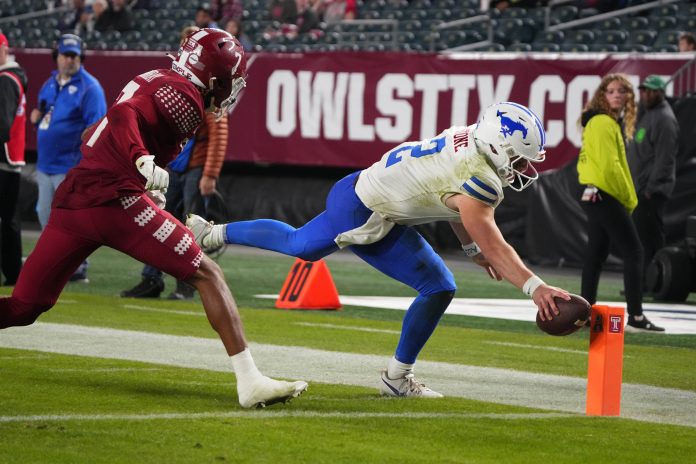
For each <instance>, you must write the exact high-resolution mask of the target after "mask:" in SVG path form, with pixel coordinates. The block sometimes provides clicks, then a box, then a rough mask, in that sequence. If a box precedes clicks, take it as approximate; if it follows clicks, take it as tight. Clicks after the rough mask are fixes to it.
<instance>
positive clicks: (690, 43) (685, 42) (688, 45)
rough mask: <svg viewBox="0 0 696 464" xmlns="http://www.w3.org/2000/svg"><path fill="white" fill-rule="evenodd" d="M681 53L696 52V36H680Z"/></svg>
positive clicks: (685, 33) (685, 34)
mask: <svg viewBox="0 0 696 464" xmlns="http://www.w3.org/2000/svg"><path fill="white" fill-rule="evenodd" d="M679 51H680V52H694V51H696V37H694V35H693V34H692V33H691V32H682V34H681V35H680V36H679Z"/></svg>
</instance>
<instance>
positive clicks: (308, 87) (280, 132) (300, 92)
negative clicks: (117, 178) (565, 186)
mask: <svg viewBox="0 0 696 464" xmlns="http://www.w3.org/2000/svg"><path fill="white" fill-rule="evenodd" d="M16 57H17V61H18V62H19V63H20V64H21V65H22V66H24V67H25V69H27V72H28V74H29V77H30V79H31V85H30V93H29V96H28V98H29V99H28V108H32V107H33V105H35V100H36V94H37V92H38V87H39V86H40V85H41V83H42V82H43V81H44V80H45V79H46V77H47V76H48V74H49V73H50V71H51V70H52V69H53V67H54V65H53V62H52V61H51V59H50V54H49V53H48V52H45V53H43V54H41V53H36V52H34V53H28V52H20V51H17V52H16ZM687 60H688V57H682V56H681V55H678V54H654V55H637V54H614V55H607V54H530V55H525V54H507V53H496V54H493V53H486V54H476V53H462V54H451V55H431V54H407V53H350V52H348V53H337V52H334V53H311V54H263V53H262V54H256V55H253V56H250V57H249V63H248V66H247V71H248V85H247V88H246V89H245V90H244V91H243V92H242V94H241V96H240V99H239V101H238V102H237V104H236V105H235V106H234V109H233V112H232V114H231V116H230V143H229V147H228V153H227V159H228V160H231V161H244V162H255V163H264V164H292V165H311V166H336V167H351V168H362V167H365V166H369V165H370V164H372V163H373V162H374V161H376V160H377V159H379V158H380V157H381V155H382V154H383V153H384V152H386V151H388V150H389V149H391V148H392V147H394V146H395V145H398V144H400V143H402V142H404V141H407V140H420V139H423V138H427V137H432V136H434V135H436V134H438V133H439V132H440V131H442V130H444V129H445V128H447V127H449V126H451V125H465V124H473V123H475V122H476V120H477V119H478V117H479V114H480V111H481V109H482V108H485V107H486V106H488V105H490V104H492V103H495V102H498V101H515V102H518V103H522V104H524V105H528V106H529V107H530V108H531V109H532V110H534V111H535V112H536V113H537V114H538V115H539V117H540V119H541V120H542V122H543V123H544V127H545V128H546V135H547V145H546V146H547V153H548V155H547V161H546V162H545V165H544V166H543V168H546V169H548V168H554V167H559V166H562V165H563V164H565V163H566V162H567V161H569V160H571V159H573V158H574V157H575V156H577V153H578V149H579V147H580V144H581V137H582V136H581V130H580V127H579V125H578V121H579V118H580V113H581V111H582V107H583V105H584V104H585V102H586V101H587V100H588V98H589V97H590V96H591V94H592V93H593V92H594V90H595V89H596V88H597V86H598V84H599V81H600V79H601V77H602V76H603V75H605V74H607V73H609V72H623V73H626V74H628V75H629V78H630V80H631V81H632V82H633V83H634V85H636V86H637V85H638V83H639V82H640V81H641V79H643V78H645V76H647V75H649V74H659V75H661V76H664V77H669V76H670V75H671V74H672V73H674V71H676V70H677V69H679V67H680V66H681V65H682V64H684V63H685V62H686V61H687ZM39 63H40V64H39ZM168 66H169V61H168V60H167V58H165V57H164V56H163V54H162V53H135V52H100V53H98V52H93V53H91V54H90V55H89V56H88V59H87V61H86V67H87V69H88V70H89V72H91V73H92V74H94V75H95V76H96V77H97V78H98V79H99V80H100V81H101V82H102V85H103V86H104V89H105V91H106V93H107V101H108V102H112V101H113V100H114V99H115V97H116V95H118V92H119V91H120V89H121V88H122V87H123V86H124V85H125V84H126V83H127V82H128V81H129V80H130V79H131V78H132V77H133V76H134V75H136V74H138V73H140V72H144V71H147V70H149V69H153V68H156V67H168ZM670 92H671V88H669V89H668V92H667V93H668V94H670ZM29 134H32V131H29ZM29 137H30V138H31V135H30V136H29ZM28 142H29V144H28V145H29V146H30V147H34V146H35V142H34V141H32V140H28Z"/></svg>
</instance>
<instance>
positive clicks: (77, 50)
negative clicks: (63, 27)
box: [58, 34, 82, 55]
mask: <svg viewBox="0 0 696 464" xmlns="http://www.w3.org/2000/svg"><path fill="white" fill-rule="evenodd" d="M58 53H60V54H61V55H65V54H67V53H74V54H76V55H82V39H81V38H80V37H78V36H76V35H75V34H63V35H62V36H60V39H58Z"/></svg>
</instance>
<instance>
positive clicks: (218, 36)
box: [172, 28, 246, 118]
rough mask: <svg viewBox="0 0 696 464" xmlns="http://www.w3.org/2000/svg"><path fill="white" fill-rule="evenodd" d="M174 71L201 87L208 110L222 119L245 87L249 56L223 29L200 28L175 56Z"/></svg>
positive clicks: (185, 41) (190, 35)
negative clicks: (208, 103)
mask: <svg viewBox="0 0 696 464" xmlns="http://www.w3.org/2000/svg"><path fill="white" fill-rule="evenodd" d="M173 58H174V61H173V62H172V70H174V71H175V72H177V73H179V74H181V75H182V76H184V77H185V78H187V79H188V80H190V81H191V82H192V83H193V84H194V85H196V86H197V87H199V88H200V89H201V90H202V92H203V94H204V96H206V97H207V98H206V101H207V99H208V98H209V99H210V105H209V106H208V109H207V110H208V111H211V112H215V115H216V116H217V117H218V118H219V117H222V115H224V114H226V113H228V112H229V111H230V109H231V106H232V104H233V103H234V102H235V100H236V99H237V95H238V94H239V92H240V91H241V90H242V89H243V88H244V87H245V86H246V80H245V75H246V57H245V56H244V49H243V48H242V46H241V44H240V43H239V41H238V40H237V39H236V38H234V36H233V35H232V34H230V33H228V32H225V31H223V30H220V29H209V28H205V29H199V30H197V31H194V32H192V33H190V34H189V35H188V36H187V37H186V38H185V39H184V41H183V43H182V45H181V48H179V53H178V54H177V56H176V57H173Z"/></svg>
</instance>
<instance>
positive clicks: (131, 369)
mask: <svg viewBox="0 0 696 464" xmlns="http://www.w3.org/2000/svg"><path fill="white" fill-rule="evenodd" d="M161 370H162V369H161V368H159V367H104V368H96V369H95V368H93V367H89V368H84V369H61V368H54V369H48V371H50V372H146V371H147V372H149V371H161Z"/></svg>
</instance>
